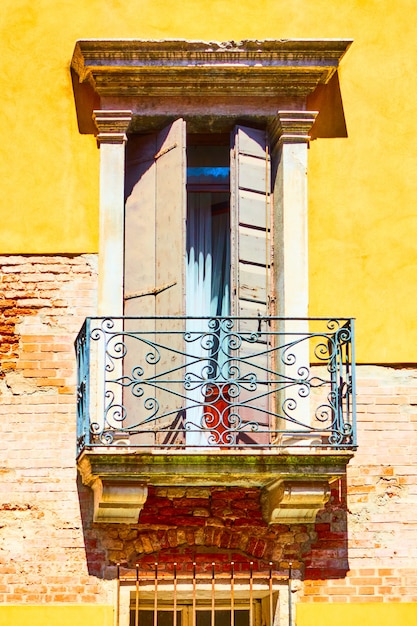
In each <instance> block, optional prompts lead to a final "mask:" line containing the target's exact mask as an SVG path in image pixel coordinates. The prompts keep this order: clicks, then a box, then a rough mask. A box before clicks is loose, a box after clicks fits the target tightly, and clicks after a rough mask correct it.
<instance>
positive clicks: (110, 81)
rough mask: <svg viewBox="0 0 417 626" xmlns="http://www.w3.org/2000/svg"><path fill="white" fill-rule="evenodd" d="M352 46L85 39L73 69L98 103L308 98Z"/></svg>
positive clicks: (327, 42)
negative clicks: (158, 99)
mask: <svg viewBox="0 0 417 626" xmlns="http://www.w3.org/2000/svg"><path fill="white" fill-rule="evenodd" d="M350 44H351V40H341V39H323V40H312V39H300V40H295V39H286V40H263V41H256V40H247V41H240V42H234V41H228V42H223V43H218V42H204V41H186V40H164V41H142V40H136V39H125V40H96V39H89V40H82V41H78V42H77V44H76V46H75V50H74V54H73V58H72V62H71V67H72V69H73V70H74V71H75V72H76V74H77V75H78V77H79V81H80V83H88V84H90V85H91V86H92V88H93V90H94V91H95V92H96V93H97V94H98V95H99V96H100V97H106V96H107V97H126V96H135V97H140V96H159V97H166V96H168V97H170V96H174V97H175V96H184V95H188V96H192V95H199V96H225V95H229V94H230V95H233V96H236V95H238V96H265V95H269V96H278V95H283V94H285V95H297V96H303V97H306V96H307V95H309V94H311V93H312V92H313V91H314V89H315V88H316V87H317V85H319V84H325V83H327V82H328V81H329V80H330V78H331V76H332V75H333V74H334V72H335V71H336V69H337V67H338V64H339V62H340V60H341V58H342V57H343V55H344V54H345V52H346V50H347V49H348V48H349V46H350Z"/></svg>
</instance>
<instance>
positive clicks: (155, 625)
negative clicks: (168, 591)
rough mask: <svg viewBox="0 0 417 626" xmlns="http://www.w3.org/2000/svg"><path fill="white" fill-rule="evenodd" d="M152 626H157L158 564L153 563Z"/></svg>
mask: <svg viewBox="0 0 417 626" xmlns="http://www.w3.org/2000/svg"><path fill="white" fill-rule="evenodd" d="M153 626H158V563H155V597H154V599H153Z"/></svg>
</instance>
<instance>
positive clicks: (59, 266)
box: [0, 256, 108, 604]
mask: <svg viewBox="0 0 417 626" xmlns="http://www.w3.org/2000/svg"><path fill="white" fill-rule="evenodd" d="M95 266H96V259H95V258H94V257H91V256H76V257H66V256H34V257H30V256H15V257H0V272H1V282H0V306H1V311H2V322H1V326H0V328H1V331H0V334H1V363H0V371H1V379H0V394H1V396H0V414H1V418H0V419H1V433H2V434H1V439H2V443H1V449H2V463H1V470H0V471H1V481H0V602H10V603H21V602H25V603H33V604H36V603H38V602H77V601H78V602H94V601H101V602H103V601H105V600H106V598H107V597H108V594H107V592H106V589H105V587H104V585H103V584H98V581H97V580H96V579H94V578H90V577H89V575H88V570H87V564H86V560H85V554H84V547H83V544H84V537H83V529H82V521H81V517H80V507H79V502H78V494H77V489H76V469H75V460H74V458H75V356H74V346H73V342H74V338H75V336H76V333H77V332H78V330H79V328H80V326H81V323H82V321H83V319H84V317H85V316H86V315H88V314H91V313H92V312H94V310H95V306H96V267H95Z"/></svg>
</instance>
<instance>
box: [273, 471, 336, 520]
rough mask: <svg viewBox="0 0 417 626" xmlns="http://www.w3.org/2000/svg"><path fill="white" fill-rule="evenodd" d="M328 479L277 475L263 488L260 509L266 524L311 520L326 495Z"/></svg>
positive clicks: (314, 517)
mask: <svg viewBox="0 0 417 626" xmlns="http://www.w3.org/2000/svg"><path fill="white" fill-rule="evenodd" d="M329 483H330V481H329V480H328V479H320V480H318V479H314V480H310V481H309V480H305V479H296V478H295V479H294V478H293V479H278V480H277V481H275V482H273V483H272V484H270V485H267V486H266V487H265V489H264V492H263V498H262V505H263V506H262V509H263V516H264V519H265V521H266V522H267V523H268V524H313V523H314V522H315V519H316V515H317V513H318V512H319V510H320V509H322V508H323V507H324V505H325V504H326V502H328V501H329V498H330V484H329Z"/></svg>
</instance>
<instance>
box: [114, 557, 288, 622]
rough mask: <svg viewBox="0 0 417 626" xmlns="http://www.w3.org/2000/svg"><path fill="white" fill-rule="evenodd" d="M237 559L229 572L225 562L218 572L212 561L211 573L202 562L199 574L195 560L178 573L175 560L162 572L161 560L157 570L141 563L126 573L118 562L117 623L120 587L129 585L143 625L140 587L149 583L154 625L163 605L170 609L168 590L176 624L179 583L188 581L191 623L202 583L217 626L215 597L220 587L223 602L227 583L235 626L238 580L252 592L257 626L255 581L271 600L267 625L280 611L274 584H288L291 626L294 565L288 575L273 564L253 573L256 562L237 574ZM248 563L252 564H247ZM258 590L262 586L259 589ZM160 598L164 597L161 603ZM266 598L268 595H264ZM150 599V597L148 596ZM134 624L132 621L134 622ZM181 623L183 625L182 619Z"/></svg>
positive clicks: (136, 614) (251, 616)
mask: <svg viewBox="0 0 417 626" xmlns="http://www.w3.org/2000/svg"><path fill="white" fill-rule="evenodd" d="M235 565H236V564H235V562H231V563H230V564H229V573H227V572H225V571H224V569H225V565H224V564H222V571H221V572H220V571H219V572H217V574H216V563H214V562H213V563H211V571H210V573H209V574H208V573H207V569H206V566H205V565H204V564H202V566H201V569H202V571H201V572H199V573H198V574H197V564H196V563H195V562H194V563H193V564H192V573H191V574H190V573H183V572H178V565H177V563H174V565H173V571H172V572H170V571H160V569H159V565H158V563H155V564H154V571H153V572H152V571H149V570H142V571H141V570H140V566H139V564H136V567H135V570H134V571H133V572H132V571H131V570H128V569H126V570H124V573H123V575H122V574H121V569H122V568H121V566H120V565H119V564H118V565H117V568H116V572H117V574H116V607H115V616H116V626H120V615H121V606H120V598H121V592H120V590H121V587H122V586H124V585H128V586H129V587H134V598H133V604H132V605H131V606H133V609H132V612H133V615H134V618H133V623H134V624H135V626H140V607H141V606H144V605H145V604H146V603H144V602H143V601H142V600H140V590H141V586H142V587H146V588H147V589H149V587H150V586H152V587H153V620H152V621H153V625H154V626H158V612H159V610H160V609H161V608H162V607H163V608H164V609H165V610H167V605H166V598H167V590H168V596H169V597H170V598H171V604H169V605H168V606H171V607H172V612H173V616H172V620H173V621H172V623H173V626H176V624H177V615H178V607H179V606H180V605H181V602H182V601H181V600H179V598H178V585H179V584H184V583H185V584H186V585H189V586H190V591H189V596H191V602H190V604H191V622H190V623H192V625H193V626H196V624H197V611H198V610H199V608H201V606H199V604H198V591H199V585H200V586H201V588H204V589H207V585H208V586H209V588H210V601H209V609H210V624H211V626H216V608H217V603H216V597H217V594H218V592H219V589H220V591H221V593H222V598H223V600H222V601H219V606H222V605H224V593H225V585H226V586H228V587H229V599H228V604H229V606H230V624H231V626H234V623H235V611H236V610H238V609H237V605H236V595H235V585H236V583H237V581H238V582H239V584H240V585H241V586H242V585H243V586H244V587H245V588H246V589H247V590H248V592H249V594H248V596H246V597H249V607H248V613H249V625H250V626H254V623H255V619H254V601H255V594H254V585H255V583H258V584H260V585H261V586H262V587H263V588H264V591H265V594H266V597H267V599H268V612H269V624H268V626H273V625H274V616H275V612H276V610H277V606H275V605H274V583H279V584H285V583H286V584H287V586H288V626H292V590H291V578H292V564H291V563H290V564H289V570H288V575H283V574H278V573H277V572H274V571H273V563H272V562H271V563H270V564H269V569H268V570H267V571H266V572H254V568H253V565H254V564H253V561H251V562H250V563H249V564H246V565H245V568H244V569H245V572H244V573H241V572H239V573H237V572H236V570H235ZM239 565H240V566H241V565H242V563H239ZM248 565H249V567H247V566H248ZM258 591H259V589H258ZM161 597H163V598H164V600H163V602H162V604H161ZM264 597H265V596H264ZM148 602H149V598H148ZM131 623H132V622H131ZM181 626H184V624H183V623H182V622H181Z"/></svg>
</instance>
